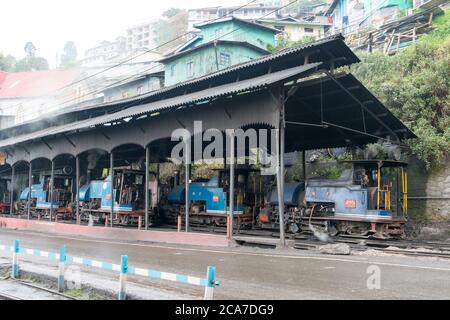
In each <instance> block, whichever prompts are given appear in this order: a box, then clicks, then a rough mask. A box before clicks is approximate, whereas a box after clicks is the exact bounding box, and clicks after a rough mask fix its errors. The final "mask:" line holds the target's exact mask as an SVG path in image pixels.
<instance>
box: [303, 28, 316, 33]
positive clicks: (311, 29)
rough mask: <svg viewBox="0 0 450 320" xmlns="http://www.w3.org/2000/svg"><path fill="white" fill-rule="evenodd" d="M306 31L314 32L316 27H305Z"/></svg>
mask: <svg viewBox="0 0 450 320" xmlns="http://www.w3.org/2000/svg"><path fill="white" fill-rule="evenodd" d="M305 32H308V33H314V29H313V28H305Z"/></svg>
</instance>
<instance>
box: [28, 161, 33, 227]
mask: <svg viewBox="0 0 450 320" xmlns="http://www.w3.org/2000/svg"><path fill="white" fill-rule="evenodd" d="M32 170H33V165H32V163H31V161H30V165H29V166H28V199H27V204H28V205H27V219H28V220H30V214H31V186H32V185H33V175H32Z"/></svg>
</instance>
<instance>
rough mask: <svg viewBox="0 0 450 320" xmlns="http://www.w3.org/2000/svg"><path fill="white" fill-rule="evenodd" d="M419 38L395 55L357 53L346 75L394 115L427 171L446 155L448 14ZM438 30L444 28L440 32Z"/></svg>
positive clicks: (449, 148) (449, 131)
mask: <svg viewBox="0 0 450 320" xmlns="http://www.w3.org/2000/svg"><path fill="white" fill-rule="evenodd" d="M444 16H447V18H446V19H447V21H446V22H445V23H442V28H440V27H441V26H440V24H439V23H433V25H435V26H436V27H437V29H436V30H435V31H433V33H432V34H428V35H426V36H424V37H422V38H421V39H420V40H419V41H418V42H417V44H416V45H412V46H410V47H409V48H407V49H404V50H403V51H400V52H399V53H398V54H396V55H395V56H386V55H384V54H382V53H381V52H374V53H360V54H359V58H360V59H361V61H362V62H361V63H359V64H357V65H354V66H352V67H351V71H352V73H353V74H354V75H355V76H356V77H357V78H358V79H359V80H360V81H362V83H363V84H364V85H365V86H367V87H368V89H369V90H371V91H372V92H373V93H374V94H375V96H377V97H378V98H379V99H380V100H381V101H382V102H383V103H384V104H385V105H386V107H388V109H389V110H390V111H392V112H393V113H394V114H395V115H396V116H397V117H399V118H400V119H401V120H402V121H403V122H404V123H405V124H406V125H407V126H409V128H410V129H412V130H413V132H414V133H415V134H416V135H417V137H418V138H417V139H412V140H410V141H408V145H409V147H410V149H411V151H412V152H413V153H414V154H415V155H416V156H417V157H418V158H419V159H420V160H422V161H423V162H424V164H425V165H426V167H427V169H437V168H439V167H441V166H443V165H444V164H445V163H446V160H447V159H448V158H447V157H448V156H449V155H450V77H449V74H450V11H447V12H446V14H445V15H444ZM442 30H446V31H445V32H446V33H443V31H442Z"/></svg>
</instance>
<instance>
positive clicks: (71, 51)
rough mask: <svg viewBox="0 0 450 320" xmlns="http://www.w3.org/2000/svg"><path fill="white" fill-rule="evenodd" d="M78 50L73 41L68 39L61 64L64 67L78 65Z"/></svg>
mask: <svg viewBox="0 0 450 320" xmlns="http://www.w3.org/2000/svg"><path fill="white" fill-rule="evenodd" d="M77 56H78V50H77V47H76V45H75V43H73V41H67V42H66V44H65V45H64V52H63V54H62V55H61V66H62V67H64V68H69V67H73V66H75V65H76V62H77Z"/></svg>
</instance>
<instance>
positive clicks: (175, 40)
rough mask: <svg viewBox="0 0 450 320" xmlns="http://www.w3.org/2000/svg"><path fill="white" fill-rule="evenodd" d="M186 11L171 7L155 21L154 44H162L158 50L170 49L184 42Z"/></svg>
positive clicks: (186, 21)
mask: <svg viewBox="0 0 450 320" xmlns="http://www.w3.org/2000/svg"><path fill="white" fill-rule="evenodd" d="M187 25H188V13H187V11H186V10H181V9H176V8H171V9H169V10H167V11H166V12H164V13H163V18H162V19H159V20H158V21H157V23H156V26H155V29H156V30H157V34H156V44H157V45H158V46H163V48H162V49H160V51H170V49H171V48H172V49H173V48H175V47H177V46H179V45H180V44H182V43H183V42H184V38H183V37H182V36H183V35H184V34H185V33H186V31H187Z"/></svg>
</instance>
